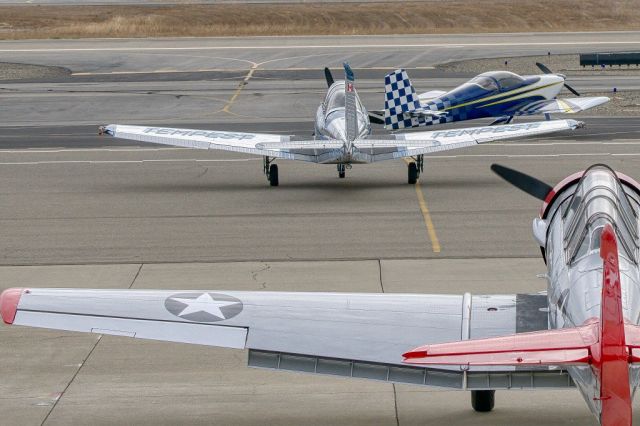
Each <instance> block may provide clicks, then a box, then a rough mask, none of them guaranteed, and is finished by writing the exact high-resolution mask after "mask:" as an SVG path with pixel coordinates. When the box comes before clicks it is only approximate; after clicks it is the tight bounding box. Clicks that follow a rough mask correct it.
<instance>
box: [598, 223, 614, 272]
mask: <svg viewBox="0 0 640 426" xmlns="http://www.w3.org/2000/svg"><path fill="white" fill-rule="evenodd" d="M600 257H601V258H602V260H604V261H605V262H610V263H611V264H613V265H615V266H617V265H618V243H617V242H616V233H615V231H614V230H613V227H612V226H611V225H610V224H607V225H605V227H604V229H603V230H602V235H601V237H600Z"/></svg>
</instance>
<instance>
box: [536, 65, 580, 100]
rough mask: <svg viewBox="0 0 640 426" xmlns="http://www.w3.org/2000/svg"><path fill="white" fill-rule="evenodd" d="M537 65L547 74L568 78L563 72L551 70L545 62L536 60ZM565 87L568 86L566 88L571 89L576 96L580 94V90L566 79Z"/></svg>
mask: <svg viewBox="0 0 640 426" xmlns="http://www.w3.org/2000/svg"><path fill="white" fill-rule="evenodd" d="M536 66H537V67H538V68H540V71H542V72H543V73H545V74H555V75H559V76H560V77H562V78H564V79H565V80H566V77H565V76H564V75H562V74H558V73H555V72H553V71H551V70H550V69H549V67H547V66H546V65H545V64H543V63H540V62H536ZM564 87H566V88H567V90H569V91H570V92H571V93H573V94H574V95H576V96H580V93H578V91H577V90H576V89H574V88H573V87H571V86H569V85H568V84H567V83H566V81H565V83H564Z"/></svg>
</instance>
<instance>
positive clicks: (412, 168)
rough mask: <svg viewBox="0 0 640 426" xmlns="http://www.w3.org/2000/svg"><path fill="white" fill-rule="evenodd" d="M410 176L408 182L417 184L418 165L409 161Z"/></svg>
mask: <svg viewBox="0 0 640 426" xmlns="http://www.w3.org/2000/svg"><path fill="white" fill-rule="evenodd" d="M408 170H409V176H408V179H407V182H408V183H409V185H415V184H416V182H418V166H417V165H416V163H409V166H408Z"/></svg>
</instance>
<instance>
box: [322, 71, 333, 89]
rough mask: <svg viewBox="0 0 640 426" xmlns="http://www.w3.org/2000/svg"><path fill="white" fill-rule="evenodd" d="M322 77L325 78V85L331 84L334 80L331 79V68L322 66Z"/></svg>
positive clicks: (329, 85)
mask: <svg viewBox="0 0 640 426" xmlns="http://www.w3.org/2000/svg"><path fill="white" fill-rule="evenodd" d="M324 78H325V79H326V80H327V87H331V86H333V83H334V82H335V80H334V79H333V75H332V74H331V70H330V69H329V68H327V67H324Z"/></svg>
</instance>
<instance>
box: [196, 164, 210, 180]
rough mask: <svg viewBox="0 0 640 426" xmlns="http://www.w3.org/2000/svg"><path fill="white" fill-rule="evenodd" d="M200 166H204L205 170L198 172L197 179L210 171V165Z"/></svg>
mask: <svg viewBox="0 0 640 426" xmlns="http://www.w3.org/2000/svg"><path fill="white" fill-rule="evenodd" d="M200 167H201V168H203V169H204V170H203V171H202V172H200V173H199V174H198V176H196V179H200V178H202V177H203V176H204V175H206V174H207V172H208V171H209V167H207V166H200Z"/></svg>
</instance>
